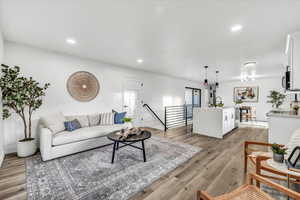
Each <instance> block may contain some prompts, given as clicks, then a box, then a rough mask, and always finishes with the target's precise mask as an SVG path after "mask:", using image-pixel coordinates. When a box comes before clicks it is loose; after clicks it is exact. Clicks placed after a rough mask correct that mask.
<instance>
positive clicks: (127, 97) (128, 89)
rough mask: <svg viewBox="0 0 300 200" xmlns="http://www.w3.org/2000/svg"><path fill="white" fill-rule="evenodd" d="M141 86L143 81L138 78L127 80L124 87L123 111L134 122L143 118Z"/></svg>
mask: <svg viewBox="0 0 300 200" xmlns="http://www.w3.org/2000/svg"><path fill="white" fill-rule="evenodd" d="M141 88H142V83H141V82H139V81H136V80H126V81H125V83H124V87H123V111H124V112H127V113H126V116H127V117H130V118H132V119H133V122H134V123H138V122H139V121H140V120H141V108H142V100H141Z"/></svg>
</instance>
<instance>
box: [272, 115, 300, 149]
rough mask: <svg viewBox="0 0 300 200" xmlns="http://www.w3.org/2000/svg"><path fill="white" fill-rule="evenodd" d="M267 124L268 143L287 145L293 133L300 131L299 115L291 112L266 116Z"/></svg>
mask: <svg viewBox="0 0 300 200" xmlns="http://www.w3.org/2000/svg"><path fill="white" fill-rule="evenodd" d="M267 116H268V122H269V143H272V144H273V143H277V144H283V145H287V144H288V142H289V140H290V137H291V135H292V134H293V132H294V131H296V130H298V129H300V115H295V114H293V113H292V112H285V113H272V112H269V113H268V114H267Z"/></svg>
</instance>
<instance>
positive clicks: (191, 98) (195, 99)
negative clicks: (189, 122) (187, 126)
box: [185, 87, 201, 119]
mask: <svg viewBox="0 0 300 200" xmlns="http://www.w3.org/2000/svg"><path fill="white" fill-rule="evenodd" d="M185 105H186V111H187V118H188V119H192V118H193V108H194V107H201V89H198V88H191V87H186V88H185Z"/></svg>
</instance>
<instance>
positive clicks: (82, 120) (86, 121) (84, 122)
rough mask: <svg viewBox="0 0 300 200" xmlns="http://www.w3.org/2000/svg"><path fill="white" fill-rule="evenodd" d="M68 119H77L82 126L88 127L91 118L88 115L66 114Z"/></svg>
mask: <svg viewBox="0 0 300 200" xmlns="http://www.w3.org/2000/svg"><path fill="white" fill-rule="evenodd" d="M66 119H67V120H68V121H72V120H74V119H77V120H78V121H79V123H80V125H81V127H82V128H83V127H88V126H89V118H88V117H87V116H86V115H74V116H66Z"/></svg>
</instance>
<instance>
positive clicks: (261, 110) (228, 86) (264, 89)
mask: <svg viewBox="0 0 300 200" xmlns="http://www.w3.org/2000/svg"><path fill="white" fill-rule="evenodd" d="M240 86H258V87H259V98H258V102H257V103H243V104H242V105H249V106H255V107H256V115H257V120H261V121H266V120H267V119H266V113H267V112H269V111H270V110H271V109H272V106H271V104H269V103H267V100H268V99H267V96H268V95H269V91H270V90H276V91H280V92H283V89H282V87H281V77H280V76H278V77H270V78H261V79H257V80H255V81H249V82H241V81H228V82H222V83H220V87H219V88H218V89H217V96H221V97H222V98H223V101H224V103H225V106H234V102H233V89H234V87H240ZM290 100H291V97H290V96H287V99H286V102H285V104H284V105H283V106H282V108H285V109H288V108H289V102H290Z"/></svg>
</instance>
